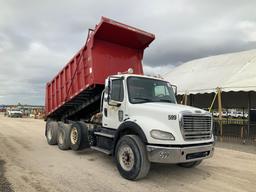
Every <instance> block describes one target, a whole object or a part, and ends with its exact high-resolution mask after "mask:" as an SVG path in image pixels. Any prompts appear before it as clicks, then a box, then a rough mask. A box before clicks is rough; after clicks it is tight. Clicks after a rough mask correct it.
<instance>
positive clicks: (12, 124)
mask: <svg viewBox="0 0 256 192" xmlns="http://www.w3.org/2000/svg"><path fill="white" fill-rule="evenodd" d="M44 125H45V123H44V121H42V120H33V119H11V118H7V117H3V116H2V115H0V191H22V192H24V191H25V192H33V191H43V192H48V191H61V192H64V191H70V192H71V191H72V192H74V191H104V192H107V191H111V192H115V191H139V192H143V191H145V192H146V191H190V192H193V191H195V192H199V191H232V192H234V191H253V192H254V191H255V182H256V154H253V153H245V152H239V151H235V150H231V149H224V148H216V151H215V155H214V157H213V158H212V159H209V160H205V161H204V162H203V163H202V164H201V165H200V166H199V167H197V168H194V169H185V168H180V167H177V166H175V165H158V164H154V165H152V168H151V171H150V174H149V175H148V177H147V178H146V179H144V180H141V181H137V182H131V181H127V180H125V179H123V178H121V177H120V176H119V173H118V171H117V169H116V167H115V165H114V163H113V162H112V158H111V157H109V156H105V155H104V154H101V153H99V152H95V151H91V150H85V151H82V152H78V153H77V152H74V151H71V150H70V151H61V150H59V149H58V147H57V146H49V145H48V144H47V143H46V140H45V137H44ZM255 148H256V147H255ZM255 150H256V149H255Z"/></svg>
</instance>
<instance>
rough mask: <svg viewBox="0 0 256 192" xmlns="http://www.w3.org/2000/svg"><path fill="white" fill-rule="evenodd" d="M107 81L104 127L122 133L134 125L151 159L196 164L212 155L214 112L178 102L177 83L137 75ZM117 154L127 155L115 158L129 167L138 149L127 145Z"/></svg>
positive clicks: (160, 161)
mask: <svg viewBox="0 0 256 192" xmlns="http://www.w3.org/2000/svg"><path fill="white" fill-rule="evenodd" d="M105 85H106V88H105V91H104V96H103V99H102V113H103V118H102V125H103V127H105V128H107V129H113V130H117V131H119V130H120V129H122V128H123V129H124V130H125V129H126V128H129V127H130V128H131V127H132V129H134V133H135V134H136V135H138V136H139V138H140V139H141V140H142V142H143V144H144V145H145V150H146V156H147V158H148V160H149V161H150V162H157V163H176V164H180V165H183V166H186V167H193V166H195V165H198V164H199V163H200V162H201V160H202V159H205V158H209V157H212V155H213V151H214V137H213V133H212V126H213V125H212V114H211V113H209V112H207V111H204V110H201V109H198V108H195V107H190V106H185V105H179V104H177V101H176V98H175V93H174V92H175V91H176V87H175V86H173V85H171V84H170V83H169V82H167V81H164V80H163V79H160V78H154V77H149V76H143V75H134V74H121V75H114V76H111V77H109V78H108V79H107V80H106V84H105ZM127 134H131V135H132V134H133V132H131V133H129V131H128V132H127ZM118 150H121V152H120V153H119V152H118ZM116 153H118V154H120V155H121V156H122V155H123V156H124V157H125V158H124V159H122V158H121V157H117V159H116V160H117V161H119V164H120V167H121V169H123V170H121V172H122V171H125V170H129V166H130V165H129V161H131V159H134V150H133V149H132V148H131V147H130V146H129V145H124V147H123V148H121V149H117V150H116ZM129 153H130V154H129ZM124 154H125V155H124ZM127 159H128V160H127ZM122 161H123V162H122ZM126 165H127V166H126ZM119 171H120V169H119ZM121 174H122V173H121ZM128 178H129V177H128Z"/></svg>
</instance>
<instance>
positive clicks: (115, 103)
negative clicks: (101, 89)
mask: <svg viewBox="0 0 256 192" xmlns="http://www.w3.org/2000/svg"><path fill="white" fill-rule="evenodd" d="M111 89H112V81H109V82H108V86H107V87H106V88H105V95H104V101H107V102H108V105H110V106H115V107H119V106H120V105H121V102H119V101H115V100H112V99H111Z"/></svg>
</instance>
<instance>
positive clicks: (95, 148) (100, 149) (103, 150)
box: [91, 146, 111, 155]
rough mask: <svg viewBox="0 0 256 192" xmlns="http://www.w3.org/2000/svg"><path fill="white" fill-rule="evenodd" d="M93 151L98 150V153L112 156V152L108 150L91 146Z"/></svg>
mask: <svg viewBox="0 0 256 192" xmlns="http://www.w3.org/2000/svg"><path fill="white" fill-rule="evenodd" d="M91 149H93V150H96V151H100V152H102V153H105V154H107V155H111V151H109V150H107V149H103V148H100V147H96V146H91Z"/></svg>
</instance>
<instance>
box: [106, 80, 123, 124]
mask: <svg viewBox="0 0 256 192" xmlns="http://www.w3.org/2000/svg"><path fill="white" fill-rule="evenodd" d="M108 83H109V84H110V85H108V89H107V91H106V92H105V93H104V102H103V109H102V110H103V126H104V127H107V128H113V129H117V128H118V127H119V125H120V124H121V123H122V121H123V118H124V111H125V102H124V100H125V97H124V80H123V78H111V79H110V80H109V82H108Z"/></svg>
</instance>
